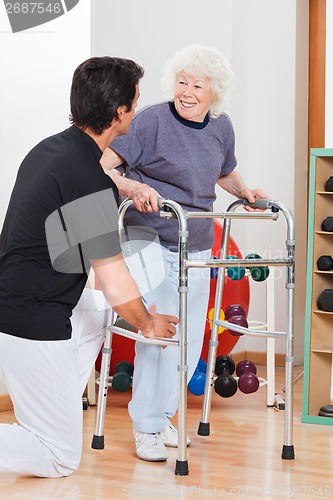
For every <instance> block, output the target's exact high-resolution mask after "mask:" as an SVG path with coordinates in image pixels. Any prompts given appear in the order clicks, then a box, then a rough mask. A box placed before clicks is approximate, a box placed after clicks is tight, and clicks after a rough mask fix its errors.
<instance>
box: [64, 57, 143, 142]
mask: <svg viewBox="0 0 333 500" xmlns="http://www.w3.org/2000/svg"><path fill="white" fill-rule="evenodd" d="M143 74H144V70H143V68H142V67H141V66H139V65H138V64H137V63H135V62H134V61H131V60H130V59H122V58H118V57H107V56H104V57H92V58H90V59H87V60H86V61H84V62H83V63H82V64H80V65H79V66H78V67H77V68H76V70H75V72H74V75H73V81H72V87H71V95H70V104H71V114H70V116H69V119H70V122H71V123H74V124H75V125H77V126H79V127H82V128H87V127H89V128H91V129H92V130H93V132H94V133H95V134H97V135H100V134H102V133H103V131H104V130H105V129H107V128H108V127H109V126H110V125H111V123H112V120H113V119H114V118H117V116H118V115H117V109H118V107H119V106H126V110H127V111H130V109H131V108H132V103H133V99H134V98H135V93H136V84H137V83H139V80H140V78H142V77H143Z"/></svg>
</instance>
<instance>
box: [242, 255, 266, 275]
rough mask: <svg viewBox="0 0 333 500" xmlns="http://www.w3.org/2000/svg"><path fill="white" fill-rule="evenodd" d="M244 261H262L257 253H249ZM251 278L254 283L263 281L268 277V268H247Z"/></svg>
mask: <svg viewBox="0 0 333 500" xmlns="http://www.w3.org/2000/svg"><path fill="white" fill-rule="evenodd" d="M245 258H246V259H262V257H261V256H260V255H258V254H257V253H250V254H249V255H247V256H246V257H245ZM248 269H249V270H250V274H251V277H252V279H253V280H254V281H265V279H267V278H268V276H269V267H267V266H262V267H249V268H248Z"/></svg>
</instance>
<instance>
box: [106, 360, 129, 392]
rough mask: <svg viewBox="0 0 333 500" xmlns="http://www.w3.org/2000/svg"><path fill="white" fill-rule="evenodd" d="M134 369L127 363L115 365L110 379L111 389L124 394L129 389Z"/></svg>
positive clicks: (122, 362)
mask: <svg viewBox="0 0 333 500" xmlns="http://www.w3.org/2000/svg"><path fill="white" fill-rule="evenodd" d="M133 370H134V367H133V365H132V363H130V362H129V361H120V363H117V364H116V366H115V370H114V375H113V377H112V382H111V385H112V389H113V390H114V391H116V392H125V391H128V389H129V388H130V387H131V384H132V375H133Z"/></svg>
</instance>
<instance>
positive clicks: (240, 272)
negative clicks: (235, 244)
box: [227, 255, 245, 280]
mask: <svg viewBox="0 0 333 500" xmlns="http://www.w3.org/2000/svg"><path fill="white" fill-rule="evenodd" d="M227 259H238V257H237V255H228V256H227ZM227 275H228V278H230V279H231V280H241V279H242V278H244V276H245V268H244V267H227Z"/></svg>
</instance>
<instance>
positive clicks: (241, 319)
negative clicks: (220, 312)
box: [224, 304, 249, 337]
mask: <svg viewBox="0 0 333 500" xmlns="http://www.w3.org/2000/svg"><path fill="white" fill-rule="evenodd" d="M224 314H225V319H226V320H227V321H228V322H229V323H232V324H234V325H237V326H243V327H244V328H248V327H249V325H248V322H247V320H246V315H245V310H244V308H243V307H242V306H241V305H240V304H231V305H230V306H228V307H227V308H226V310H225V313H224ZM228 332H229V333H230V334H231V335H234V336H236V337H239V336H241V335H243V333H240V332H236V331H235V330H232V329H231V328H230V327H229V328H228Z"/></svg>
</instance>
